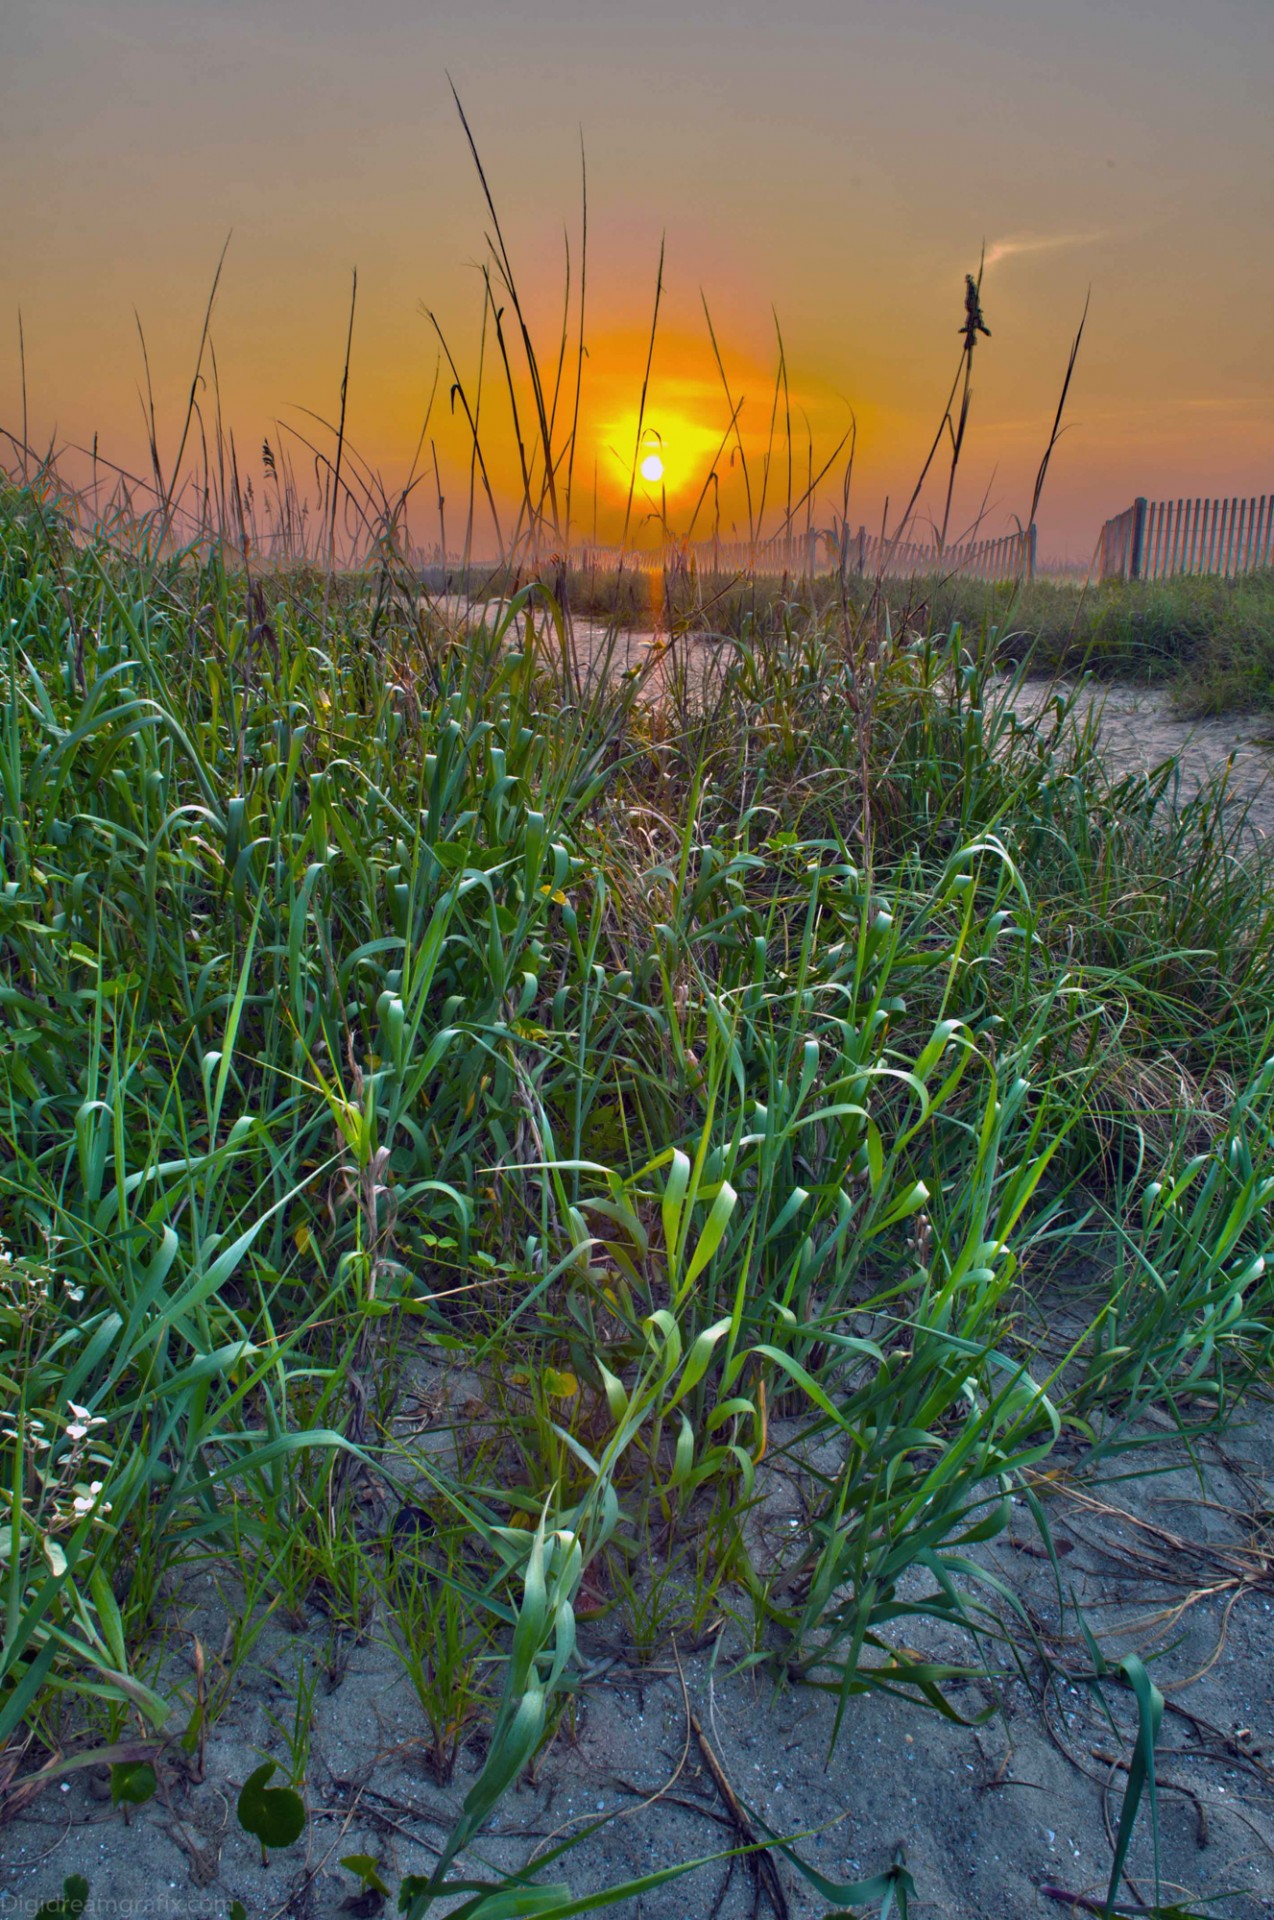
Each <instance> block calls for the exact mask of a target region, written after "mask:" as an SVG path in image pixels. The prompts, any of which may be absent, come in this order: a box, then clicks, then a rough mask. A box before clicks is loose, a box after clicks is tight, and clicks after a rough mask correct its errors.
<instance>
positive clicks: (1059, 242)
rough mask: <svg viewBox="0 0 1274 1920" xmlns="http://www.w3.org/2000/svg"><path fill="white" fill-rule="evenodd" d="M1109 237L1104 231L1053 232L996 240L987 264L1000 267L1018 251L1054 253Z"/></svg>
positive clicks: (988, 255) (988, 249)
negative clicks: (1016, 238)
mask: <svg viewBox="0 0 1274 1920" xmlns="http://www.w3.org/2000/svg"><path fill="white" fill-rule="evenodd" d="M1107 237H1108V236H1107V235H1106V234H1105V233H1102V232H1097V233H1053V234H1047V235H1029V236H1028V237H1026V238H1025V239H1021V240H996V241H993V242H992V244H991V245H990V246H989V247H988V248H987V250H986V261H985V266H986V267H987V268H990V267H998V266H999V264H1000V262H1001V261H1002V260H1011V259H1012V258H1013V256H1014V254H1018V253H1053V252H1055V251H1056V250H1057V249H1058V248H1059V247H1087V246H1091V245H1092V244H1093V242H1094V241H1096V240H1105V239H1106V238H1107Z"/></svg>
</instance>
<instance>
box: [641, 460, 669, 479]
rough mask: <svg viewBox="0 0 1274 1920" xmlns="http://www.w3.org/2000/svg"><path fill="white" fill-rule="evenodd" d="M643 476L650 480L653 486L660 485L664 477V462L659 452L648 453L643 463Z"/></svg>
mask: <svg viewBox="0 0 1274 1920" xmlns="http://www.w3.org/2000/svg"><path fill="white" fill-rule="evenodd" d="M641 477H642V479H643V480H649V482H650V484H651V486H658V484H659V482H660V481H661V480H662V479H663V477H664V463H663V461H662V460H661V459H660V458H659V455H658V454H657V453H648V454H647V455H646V457H645V459H644V460H643V461H642V463H641Z"/></svg>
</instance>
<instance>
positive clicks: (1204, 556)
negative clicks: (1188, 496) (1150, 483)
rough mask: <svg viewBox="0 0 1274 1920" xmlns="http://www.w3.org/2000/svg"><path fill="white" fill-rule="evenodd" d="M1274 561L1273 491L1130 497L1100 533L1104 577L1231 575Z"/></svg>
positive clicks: (1157, 578) (1143, 577)
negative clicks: (1245, 495) (1241, 495)
mask: <svg viewBox="0 0 1274 1920" xmlns="http://www.w3.org/2000/svg"><path fill="white" fill-rule="evenodd" d="M1271 564H1274V494H1264V493H1263V494H1261V495H1260V496H1259V497H1258V496H1256V495H1253V496H1252V498H1251V499H1247V500H1242V499H1239V500H1145V499H1138V500H1134V501H1133V503H1132V505H1131V506H1130V507H1126V508H1125V509H1124V511H1123V512H1122V513H1118V514H1116V515H1115V518H1114V519H1113V520H1108V521H1107V522H1106V524H1105V526H1104V527H1103V528H1102V534H1101V577H1102V579H1103V580H1169V579H1172V578H1173V577H1174V576H1175V575H1177V574H1181V573H1217V574H1222V575H1224V576H1225V577H1226V578H1230V577H1232V576H1233V575H1235V574H1239V573H1252V572H1254V571H1255V570H1256V568H1257V567H1268V566H1270V565H1271Z"/></svg>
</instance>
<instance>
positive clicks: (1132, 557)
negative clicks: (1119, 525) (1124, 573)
mask: <svg viewBox="0 0 1274 1920" xmlns="http://www.w3.org/2000/svg"><path fill="white" fill-rule="evenodd" d="M1145 548H1146V499H1145V495H1144V494H1138V496H1137V498H1136V499H1135V500H1134V501H1133V503H1132V548H1131V551H1130V553H1129V556H1128V578H1129V579H1130V580H1140V579H1141V574H1142V567H1143V565H1144V564H1145Z"/></svg>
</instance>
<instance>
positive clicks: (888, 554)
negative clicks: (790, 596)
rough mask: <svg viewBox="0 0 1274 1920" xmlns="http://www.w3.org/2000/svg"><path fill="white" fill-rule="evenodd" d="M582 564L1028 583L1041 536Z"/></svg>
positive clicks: (874, 541)
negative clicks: (949, 576)
mask: <svg viewBox="0 0 1274 1920" xmlns="http://www.w3.org/2000/svg"><path fill="white" fill-rule="evenodd" d="M576 564H577V565H579V566H581V567H583V568H585V569H589V570H594V571H598V572H605V571H613V570H615V569H617V568H618V567H620V566H621V565H622V566H623V567H624V568H625V570H627V571H633V570H636V571H639V572H642V573H662V572H669V573H678V572H684V573H690V572H694V573H709V574H711V573H732V574H745V575H756V574H769V575H773V574H791V575H794V576H798V577H800V578H806V579H808V578H810V577H811V576H813V575H815V574H827V573H839V572H841V571H844V572H846V573H850V574H859V575H864V576H870V577H873V578H875V577H879V576H882V575H884V576H888V577H890V578H893V579H897V578H900V577H901V578H910V577H911V576H913V575H918V576H923V577H931V576H933V575H941V574H959V575H960V576H961V577H962V578H963V579H971V580H993V581H994V580H1016V579H1020V578H1023V577H1025V578H1026V579H1028V580H1029V579H1031V578H1032V577H1033V576H1034V572H1035V528H1034V526H1030V527H1027V528H1025V529H1024V530H1023V531H1021V532H1018V533H1010V534H1005V535H1003V536H1002V537H1000V538H998V539H994V540H973V541H964V542H961V543H957V544H953V545H948V546H945V547H944V546H939V545H938V543H937V542H936V541H933V542H924V541H916V540H899V539H896V538H889V537H886V538H883V539H882V538H881V536H880V535H879V534H874V533H869V532H868V531H867V528H866V527H859V528H858V529H857V531H854V530H853V529H851V528H849V527H848V526H840V527H838V528H836V529H835V530H834V531H825V530H822V529H816V528H811V529H810V530H809V532H808V533H802V534H780V535H777V536H775V537H774V538H772V539H769V540H756V541H749V540H701V541H696V542H694V543H693V544H692V545H678V544H673V543H670V544H669V545H668V546H667V547H665V548H662V549H658V548H657V549H653V550H644V551H641V552H635V551H629V552H623V551H621V549H620V548H618V547H590V548H587V549H586V550H584V551H583V552H581V553H580V554H579V556H578V559H577V561H576Z"/></svg>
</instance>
